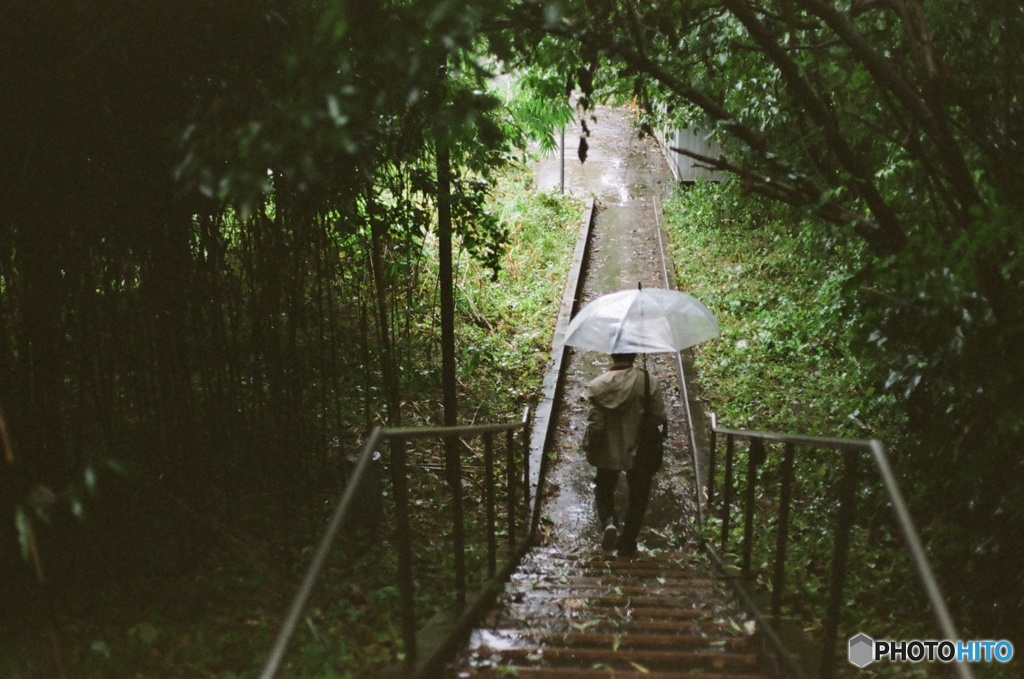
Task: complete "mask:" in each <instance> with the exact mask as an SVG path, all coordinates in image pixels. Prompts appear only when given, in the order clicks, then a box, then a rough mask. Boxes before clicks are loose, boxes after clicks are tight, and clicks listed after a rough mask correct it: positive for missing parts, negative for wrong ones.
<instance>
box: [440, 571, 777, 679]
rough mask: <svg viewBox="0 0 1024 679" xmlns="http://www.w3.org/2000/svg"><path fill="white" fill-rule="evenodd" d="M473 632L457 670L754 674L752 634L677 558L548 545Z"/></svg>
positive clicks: (757, 678) (756, 677) (584, 676)
mask: <svg viewBox="0 0 1024 679" xmlns="http://www.w3.org/2000/svg"><path fill="white" fill-rule="evenodd" d="M503 600H504V606H503V608H501V609H500V610H499V611H497V612H495V613H492V615H491V616H490V618H489V620H488V625H486V626H485V627H483V628H481V629H478V630H476V631H475V632H474V633H473V636H472V639H471V642H470V649H469V655H468V658H464V662H463V663H462V665H461V667H455V668H452V669H453V671H452V676H457V677H460V678H461V677H465V678H467V679H468V678H470V677H507V676H516V677H535V678H544V677H552V678H553V679H558V678H560V677H579V678H581V679H588V678H590V677H595V678H600V679H615V677H645V678H647V679H650V678H651V677H654V678H658V677H660V678H661V679H670V678H672V677H706V678H710V677H715V678H717V679H728V678H729V677H732V678H733V679H763V678H764V677H766V676H767V675H766V674H765V673H764V672H763V668H762V665H761V659H760V657H759V654H758V650H759V647H760V639H759V638H758V637H757V634H756V631H757V630H756V628H755V626H754V624H753V622H751V621H747V620H746V619H745V618H744V616H743V615H742V614H738V613H736V611H735V610H734V608H733V604H732V602H731V600H730V599H729V597H728V596H727V595H726V594H725V593H724V591H723V590H722V589H721V588H719V587H718V586H717V585H716V583H715V582H714V581H713V580H711V579H710V578H708V577H707V573H706V572H702V571H701V570H700V569H696V568H694V567H693V566H692V565H690V562H689V559H687V558H686V555H680V554H679V553H662V554H659V555H654V556H645V557H642V558H636V559H619V558H609V557H608V556H606V555H604V554H603V553H601V552H596V551H594V552H589V553H579V554H561V553H557V552H549V553H547V554H545V555H543V558H537V559H535V560H533V561H532V562H530V563H528V564H527V565H526V567H525V568H523V569H522V570H521V571H519V572H518V573H517V574H516V575H515V576H514V577H513V579H512V581H511V582H510V583H509V586H508V588H507V591H506V593H505V594H504V595H503Z"/></svg>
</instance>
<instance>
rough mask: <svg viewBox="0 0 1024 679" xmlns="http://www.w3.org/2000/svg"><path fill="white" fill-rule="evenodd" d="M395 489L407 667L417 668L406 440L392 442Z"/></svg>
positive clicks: (392, 481) (398, 439) (400, 594)
mask: <svg viewBox="0 0 1024 679" xmlns="http://www.w3.org/2000/svg"><path fill="white" fill-rule="evenodd" d="M391 487H392V491H393V492H394V495H395V542H396V543H397V547H398V591H399V601H400V602H401V605H402V641H403V644H404V646H405V664H406V667H408V668H409V669H410V670H411V669H412V668H413V667H415V665H416V593H415V583H414V582H413V577H412V540H411V532H412V531H411V530H410V528H409V477H408V470H407V466H406V459H405V439H404V438H402V437H395V438H394V439H392V441H391Z"/></svg>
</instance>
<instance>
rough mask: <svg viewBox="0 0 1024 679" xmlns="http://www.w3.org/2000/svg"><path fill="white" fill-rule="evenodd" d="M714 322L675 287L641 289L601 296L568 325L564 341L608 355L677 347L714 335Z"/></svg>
mask: <svg viewBox="0 0 1024 679" xmlns="http://www.w3.org/2000/svg"><path fill="white" fill-rule="evenodd" d="M718 335H719V330H718V320H717V319H716V318H715V317H714V315H713V314H712V313H711V312H710V311H708V308H707V307H706V306H704V305H703V304H701V303H700V302H699V301H697V299H696V298H694V297H691V296H690V295H687V294H686V293H684V292H679V291H677V290H662V289H659V288H640V287H638V288H637V289H636V290H621V291H619V292H612V293H609V294H607V295H601V296H600V297H598V298H597V299H595V300H594V301H592V302H590V303H589V304H587V305H586V306H585V307H583V308H582V309H581V310H580V311H579V313H577V314H576V316H575V317H574V318H573V319H572V321H571V322H570V323H569V328H568V329H567V330H566V334H565V343H566V344H567V345H569V346H572V347H579V348H581V349H592V350H594V351H601V352H604V353H606V354H634V353H636V354H652V353H663V352H676V351H681V350H682V349H685V348H687V347H692V346H693V345H695V344H699V343H701V342H705V341H707V340H709V339H712V338H714V337H718Z"/></svg>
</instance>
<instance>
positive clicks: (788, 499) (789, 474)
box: [772, 443, 796, 621]
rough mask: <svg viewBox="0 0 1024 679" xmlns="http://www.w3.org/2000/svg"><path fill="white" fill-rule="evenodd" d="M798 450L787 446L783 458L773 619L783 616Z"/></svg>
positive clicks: (773, 584)
mask: <svg viewBox="0 0 1024 679" xmlns="http://www.w3.org/2000/svg"><path fill="white" fill-rule="evenodd" d="M795 454H796V448H795V446H794V445H793V444H792V443H787V444H786V452H785V455H784V456H783V458H782V489H781V490H780V491H779V505H780V506H779V531H778V534H777V535H776V538H775V577H774V579H773V581H772V618H773V619H775V620H776V621H777V620H778V619H779V616H780V615H781V614H782V594H783V589H784V588H785V583H786V546H787V543H788V541H789V506H790V504H791V503H792V498H793V458H794V456H795Z"/></svg>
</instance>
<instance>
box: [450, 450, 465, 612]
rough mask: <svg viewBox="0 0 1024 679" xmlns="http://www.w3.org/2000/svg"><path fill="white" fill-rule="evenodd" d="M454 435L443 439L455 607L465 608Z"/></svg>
mask: <svg viewBox="0 0 1024 679" xmlns="http://www.w3.org/2000/svg"><path fill="white" fill-rule="evenodd" d="M455 438H456V435H455V434H449V435H447V436H446V437H445V449H446V451H447V454H446V456H447V458H448V459H447V461H446V464H445V466H446V468H447V469H448V487H449V488H450V489H451V492H452V545H453V549H454V550H455V606H456V608H457V609H458V610H460V611H461V610H462V609H463V608H465V607H466V527H465V521H464V518H463V512H462V460H461V458H460V457H459V453H458V449H457V448H456V446H455V440H454V439H455Z"/></svg>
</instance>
